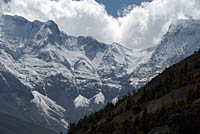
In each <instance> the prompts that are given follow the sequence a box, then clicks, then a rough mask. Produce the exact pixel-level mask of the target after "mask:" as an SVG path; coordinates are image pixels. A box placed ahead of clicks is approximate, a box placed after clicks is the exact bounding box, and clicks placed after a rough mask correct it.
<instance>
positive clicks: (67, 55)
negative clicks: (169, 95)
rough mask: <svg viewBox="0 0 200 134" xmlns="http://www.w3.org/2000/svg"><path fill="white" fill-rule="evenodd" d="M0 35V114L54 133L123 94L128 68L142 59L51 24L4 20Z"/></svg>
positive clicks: (131, 51)
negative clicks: (2, 113)
mask: <svg viewBox="0 0 200 134" xmlns="http://www.w3.org/2000/svg"><path fill="white" fill-rule="evenodd" d="M0 30H1V32H0V44H1V45H0V63H1V64H0V67H1V68H2V69H1V78H2V81H1V83H2V86H1V88H0V91H3V92H5V94H4V95H3V97H1V98H0V99H2V101H1V102H0V105H2V106H5V107H4V108H3V109H0V111H2V112H4V113H8V114H9V115H12V116H14V117H18V118H19V119H23V120H26V121H29V122H35V123H38V124H39V125H42V126H45V127H48V128H50V129H53V130H55V131H58V132H59V131H61V130H63V131H64V130H65V129H67V127H68V121H76V120H78V119H80V118H81V117H82V116H83V115H86V114H89V113H91V112H92V111H95V110H98V109H100V108H101V107H103V106H104V105H105V104H106V103H107V102H109V101H111V100H112V99H113V98H115V97H116V96H119V97H120V96H123V95H124V94H126V93H128V91H129V90H130V85H128V82H126V76H127V74H130V72H131V71H132V68H131V66H133V65H136V64H139V63H140V62H142V61H143V60H145V58H146V57H145V56H140V57H139V56H133V53H137V51H134V50H132V49H129V48H126V47H124V46H122V45H120V44H117V43H113V44H105V43H101V42H98V41H97V40H95V39H94V38H93V37H82V36H80V37H73V36H69V35H67V34H65V33H63V32H62V31H60V30H59V28H58V26H57V25H56V24H55V23H54V22H53V21H47V22H40V21H37V20H36V21H33V22H30V21H28V20H26V19H25V18H23V17H20V16H9V15H3V16H2V19H1V23H0ZM148 53H149V52H144V53H143V55H148ZM140 59H143V60H140ZM126 83H127V84H126ZM16 85H19V86H16ZM125 86H126V88H124V87H125ZM8 91H9V92H8ZM11 94H13V95H12V96H11ZM21 94H22V95H21ZM10 96H11V98H12V101H11V102H10V101H6V100H8V99H5V98H10ZM16 102H17V104H16ZM7 105H8V106H7ZM15 111H17V112H16V113H15ZM30 113H32V114H31V116H29V115H30Z"/></svg>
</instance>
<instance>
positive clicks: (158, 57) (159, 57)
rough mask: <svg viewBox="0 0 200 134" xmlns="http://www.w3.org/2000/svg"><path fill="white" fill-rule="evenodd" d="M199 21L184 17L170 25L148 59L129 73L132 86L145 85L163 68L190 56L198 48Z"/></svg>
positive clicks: (199, 44) (199, 40)
mask: <svg viewBox="0 0 200 134" xmlns="http://www.w3.org/2000/svg"><path fill="white" fill-rule="evenodd" d="M199 33H200V21H199V20H192V19H185V20H178V21H176V22H174V23H173V24H171V25H170V27H169V30H168V32H167V33H166V34H165V35H164V37H163V38H162V40H161V42H160V43H159V44H158V45H157V46H156V47H155V48H153V49H155V50H154V52H153V54H152V55H151V57H150V59H149V60H148V61H147V62H146V63H144V64H141V65H140V66H139V67H137V68H136V69H135V70H134V71H133V73H132V74H131V77H130V78H131V81H132V85H133V87H136V88H139V87H141V85H145V84H146V83H147V82H148V81H150V80H151V79H152V78H154V77H155V76H156V75H158V74H159V73H161V72H162V71H164V70H165V68H168V67H170V66H171V65H173V64H175V63H177V62H179V61H181V60H183V59H184V58H186V57H188V56H190V55H191V54H192V53H194V51H197V50H198V49H199V48H200V38H199Z"/></svg>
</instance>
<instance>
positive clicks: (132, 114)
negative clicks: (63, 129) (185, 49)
mask: <svg viewBox="0 0 200 134" xmlns="http://www.w3.org/2000/svg"><path fill="white" fill-rule="evenodd" d="M199 113H200V51H198V52H195V53H194V54H193V55H192V56H190V57H188V58H186V59H185V60H183V61H181V62H179V63H178V64H175V65H173V66H172V67H170V68H168V69H166V70H165V71H164V72H163V73H161V74H159V75H158V76H157V77H156V78H154V79H152V80H151V81H150V82H149V83H148V84H147V85H145V86H144V87H143V88H141V89H140V90H139V91H138V92H137V93H135V94H134V95H130V94H129V95H128V96H125V97H124V98H123V99H122V100H120V101H119V102H118V103H117V104H115V105H113V104H112V103H108V104H107V106H106V107H105V108H104V109H102V110H100V111H98V112H96V113H93V114H91V115H89V116H85V117H84V118H83V119H81V120H80V121H79V122H78V123H77V124H71V125H70V129H69V134H90V133H91V134H93V133H95V134H104V133H109V134H131V133H134V134H169V133H170V134H189V133H192V134H199V132H200V116H199Z"/></svg>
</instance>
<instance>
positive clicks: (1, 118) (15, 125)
mask: <svg viewBox="0 0 200 134" xmlns="http://www.w3.org/2000/svg"><path fill="white" fill-rule="evenodd" d="M27 133H28V134H56V132H53V131H51V130H49V129H46V128H43V127H41V126H38V125H35V124H32V123H30V122H26V121H22V120H19V119H17V118H15V117H12V116H10V115H7V114H4V113H0V134H27Z"/></svg>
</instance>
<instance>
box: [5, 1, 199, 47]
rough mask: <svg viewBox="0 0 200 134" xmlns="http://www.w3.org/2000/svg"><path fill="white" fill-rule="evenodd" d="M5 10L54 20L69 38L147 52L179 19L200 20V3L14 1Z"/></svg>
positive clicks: (32, 19) (43, 19)
mask: <svg viewBox="0 0 200 134" xmlns="http://www.w3.org/2000/svg"><path fill="white" fill-rule="evenodd" d="M2 10H3V13H4V14H11V15H19V16H23V17H25V18H27V19H28V20H30V21H34V20H40V21H48V20H53V21H55V22H56V23H57V24H58V26H59V28H60V29H61V30H62V31H64V32H65V33H66V34H69V35H73V36H93V37H94V38H96V39H97V40H99V41H101V42H105V43H112V42H117V43H120V44H122V45H124V46H126V47H129V48H132V49H146V48H149V47H153V46H155V45H157V44H158V43H159V41H160V40H161V39H162V36H163V35H164V34H165V33H166V32H167V31H168V28H169V25H170V24H172V23H175V22H176V21H177V20H178V19H188V18H193V19H200V0H153V1H152V2H151V1H150V2H148V1H146V2H145V1H143V2H138V1H137V0H98V2H97V1H95V0H78V1H77V0H11V1H10V2H6V3H5V2H4V3H3V9H2Z"/></svg>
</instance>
